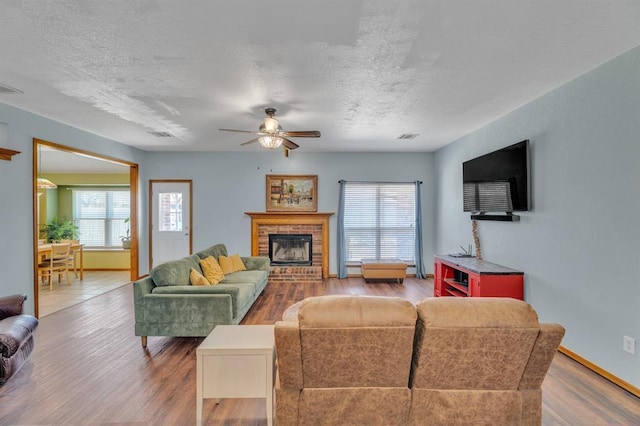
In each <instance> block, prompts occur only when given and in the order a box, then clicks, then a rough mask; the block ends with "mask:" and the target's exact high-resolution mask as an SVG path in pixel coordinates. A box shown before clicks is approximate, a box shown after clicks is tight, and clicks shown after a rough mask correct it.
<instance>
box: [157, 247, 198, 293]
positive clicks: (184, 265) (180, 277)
mask: <svg viewBox="0 0 640 426" xmlns="http://www.w3.org/2000/svg"><path fill="white" fill-rule="evenodd" d="M192 268H193V269H195V270H196V271H198V272H200V273H202V269H201V268H200V258H199V257H198V256H196V255H195V254H194V255H192V256H189V257H183V258H182V259H178V260H170V261H169V262H165V263H161V264H160V265H158V266H156V267H155V268H153V269H152V270H151V271H150V272H149V275H150V276H151V278H152V279H153V282H154V283H155V285H157V286H170V285H190V284H191V283H190V281H189V275H190V273H191V269H192Z"/></svg>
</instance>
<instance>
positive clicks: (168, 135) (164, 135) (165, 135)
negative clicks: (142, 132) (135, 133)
mask: <svg viewBox="0 0 640 426" xmlns="http://www.w3.org/2000/svg"><path fill="white" fill-rule="evenodd" d="M147 133H149V134H150V135H153V136H155V137H157V138H172V137H173V135H172V134H171V133H169V132H147Z"/></svg>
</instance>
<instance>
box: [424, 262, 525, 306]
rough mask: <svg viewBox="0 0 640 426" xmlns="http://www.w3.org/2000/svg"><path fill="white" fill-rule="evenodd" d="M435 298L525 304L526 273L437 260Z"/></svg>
mask: <svg viewBox="0 0 640 426" xmlns="http://www.w3.org/2000/svg"><path fill="white" fill-rule="evenodd" d="M434 271H435V276H434V280H433V281H434V285H433V295H434V296H435V297H440V296H455V297H511V298H513V299H520V300H524V272H521V271H516V270H515V269H511V268H507V267H504V266H500V265H496V264H495V263H491V262H486V261H484V260H479V259H476V258H475V257H454V256H436V257H435V264H434Z"/></svg>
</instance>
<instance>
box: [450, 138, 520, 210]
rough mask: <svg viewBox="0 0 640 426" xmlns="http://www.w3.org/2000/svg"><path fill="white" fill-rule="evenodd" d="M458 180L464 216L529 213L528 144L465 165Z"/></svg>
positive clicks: (485, 156) (479, 158) (484, 156)
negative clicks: (461, 190) (475, 213)
mask: <svg viewBox="0 0 640 426" xmlns="http://www.w3.org/2000/svg"><path fill="white" fill-rule="evenodd" d="M462 180H463V185H464V187H463V198H464V202H463V204H464V211H465V212H481V213H484V212H514V211H529V210H530V209H531V195H530V188H529V184H530V182H529V141H528V140H524V141H522V142H518V143H516V144H513V145H510V146H507V147H505V148H502V149H499V150H497V151H494V152H490V153H488V154H485V155H482V156H480V157H478V158H474V159H473V160H469V161H465V162H464V163H462Z"/></svg>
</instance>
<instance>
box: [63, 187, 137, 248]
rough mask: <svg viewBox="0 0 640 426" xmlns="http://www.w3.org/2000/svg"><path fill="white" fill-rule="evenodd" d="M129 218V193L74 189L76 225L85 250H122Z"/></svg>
mask: <svg viewBox="0 0 640 426" xmlns="http://www.w3.org/2000/svg"><path fill="white" fill-rule="evenodd" d="M129 215H130V195H129V190H128V189H127V190H113V189H109V190H102V189H86V190H85V189H73V223H74V224H75V225H77V226H78V229H79V231H80V242H81V243H82V244H84V245H85V247H122V241H121V239H122V237H124V236H126V235H127V229H128V226H129V223H127V222H125V220H126V219H128V218H129Z"/></svg>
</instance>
